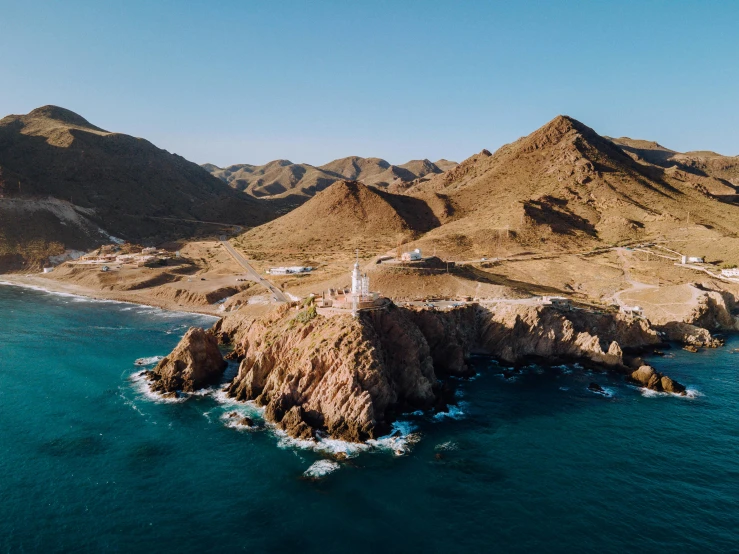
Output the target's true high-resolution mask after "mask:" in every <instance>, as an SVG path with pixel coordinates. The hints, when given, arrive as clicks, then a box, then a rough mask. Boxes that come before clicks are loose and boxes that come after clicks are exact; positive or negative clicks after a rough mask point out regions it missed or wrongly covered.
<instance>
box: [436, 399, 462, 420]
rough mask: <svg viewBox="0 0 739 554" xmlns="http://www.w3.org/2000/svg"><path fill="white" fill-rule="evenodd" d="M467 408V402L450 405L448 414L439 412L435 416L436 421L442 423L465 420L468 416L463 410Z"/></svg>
mask: <svg viewBox="0 0 739 554" xmlns="http://www.w3.org/2000/svg"><path fill="white" fill-rule="evenodd" d="M466 407H467V403H466V402H460V403H459V404H457V405H454V404H450V405H449V406H447V411H446V412H439V413H437V414H435V415H434V419H435V420H436V421H441V420H443V419H463V418H465V417H466V414H465V412H464V410H463V408H466Z"/></svg>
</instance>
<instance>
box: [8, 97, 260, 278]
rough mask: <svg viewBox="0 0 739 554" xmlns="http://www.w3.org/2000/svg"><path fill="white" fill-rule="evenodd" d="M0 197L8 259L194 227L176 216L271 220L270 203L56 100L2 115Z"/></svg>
mask: <svg viewBox="0 0 739 554" xmlns="http://www.w3.org/2000/svg"><path fill="white" fill-rule="evenodd" d="M0 196H1V197H2V198H0V257H3V256H4V257H3V260H5V262H4V263H3V262H0V265H5V266H11V265H12V266H17V265H18V264H21V265H22V264H23V263H24V261H34V262H39V261H42V260H43V258H44V257H45V256H46V255H56V254H61V253H63V252H64V250H65V249H85V248H89V247H91V246H93V245H95V244H99V243H100V242H101V241H106V240H107V241H109V240H110V239H109V238H108V235H114V236H117V237H120V238H122V239H128V240H135V241H143V240H156V239H161V238H165V237H168V236H183V235H185V236H186V235H187V234H188V233H189V232H192V231H193V228H192V227H193V226H192V224H190V223H187V222H185V221H182V220H202V221H215V222H222V223H233V224H238V225H242V226H251V225H258V224H260V223H264V222H265V221H267V220H269V219H270V218H271V217H272V209H271V208H270V207H268V206H265V205H263V204H262V203H260V202H258V201H257V200H255V199H253V198H250V197H248V196H245V195H242V194H239V193H237V192H236V191H234V190H233V189H231V188H230V187H228V186H225V185H224V184H223V183H222V181H220V180H219V179H216V178H214V177H213V176H212V175H210V174H209V173H208V172H207V171H205V170H204V169H203V168H201V167H200V166H198V165H197V164H194V163H192V162H189V161H187V160H185V159H184V158H182V157H181V156H177V155H176V154H170V153H169V152H167V151H165V150H162V149H159V148H157V147H156V146H154V145H153V144H151V143H150V142H148V141H146V140H144V139H140V138H134V137H131V136H128V135H123V134H119V133H111V132H108V131H105V130H103V129H101V128H99V127H96V126H95V125H92V124H91V123H89V122H88V121H87V120H85V119H84V118H82V117H81V116H79V115H77V114H75V113H73V112H71V111H69V110H65V109H63V108H59V107H56V106H44V107H42V108H38V109H36V110H33V111H32V112H30V113H29V114H27V115H10V116H7V117H5V118H3V119H2V120H0ZM152 218H171V219H169V220H167V219H152ZM178 220H180V221H178Z"/></svg>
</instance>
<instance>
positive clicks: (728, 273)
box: [721, 267, 739, 277]
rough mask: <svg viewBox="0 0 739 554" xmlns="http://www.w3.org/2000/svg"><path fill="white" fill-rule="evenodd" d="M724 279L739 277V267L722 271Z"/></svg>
mask: <svg viewBox="0 0 739 554" xmlns="http://www.w3.org/2000/svg"><path fill="white" fill-rule="evenodd" d="M721 276H722V277H739V267H732V268H730V269H722V270H721Z"/></svg>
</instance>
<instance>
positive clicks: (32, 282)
mask: <svg viewBox="0 0 739 554" xmlns="http://www.w3.org/2000/svg"><path fill="white" fill-rule="evenodd" d="M40 275H42V274H34V273H23V274H18V273H2V274H0V286H11V287H20V288H27V289H33V290H39V291H42V292H46V293H50V294H68V295H71V296H78V297H81V298H88V299H91V300H98V301H107V302H119V303H121V304H132V305H135V306H146V307H149V308H158V309H160V310H164V311H167V312H180V313H185V314H192V315H199V316H208V317H213V318H215V319H220V318H222V317H223V316H222V315H221V314H218V313H217V312H216V311H215V310H213V309H210V310H205V309H203V310H198V309H197V307H190V306H187V307H185V306H173V305H172V304H171V303H166V302H156V301H154V300H151V299H148V298H145V297H144V298H140V297H139V296H138V295H130V296H127V295H120V294H115V293H111V294H105V293H103V292H102V291H97V290H95V289H90V288H87V287H83V286H80V285H72V284H68V283H61V282H59V281H55V280H51V279H44V278H43V277H39V276H40ZM55 285H56V286H55ZM131 296H134V298H131Z"/></svg>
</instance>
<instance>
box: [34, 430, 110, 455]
mask: <svg viewBox="0 0 739 554" xmlns="http://www.w3.org/2000/svg"><path fill="white" fill-rule="evenodd" d="M107 449H108V446H107V445H106V444H105V441H104V440H103V438H102V437H100V436H95V435H89V436H86V437H59V438H56V439H52V440H50V441H48V442H45V443H43V444H42V445H41V446H40V447H39V451H40V452H41V453H42V454H45V455H47V456H55V457H67V456H68V457H86V456H98V455H100V454H102V453H104V452H105V451H106V450H107Z"/></svg>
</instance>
